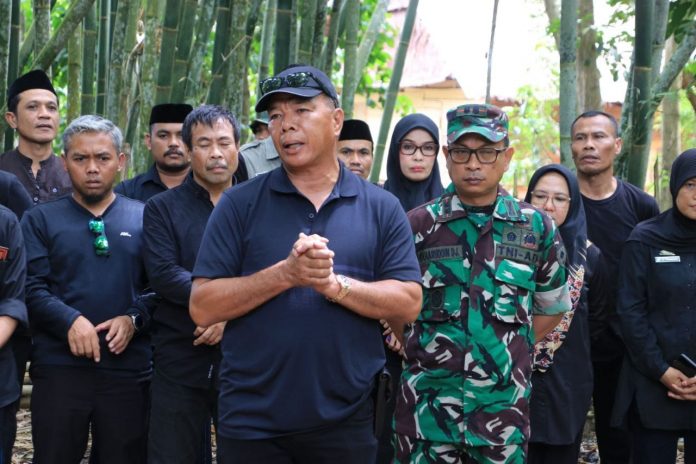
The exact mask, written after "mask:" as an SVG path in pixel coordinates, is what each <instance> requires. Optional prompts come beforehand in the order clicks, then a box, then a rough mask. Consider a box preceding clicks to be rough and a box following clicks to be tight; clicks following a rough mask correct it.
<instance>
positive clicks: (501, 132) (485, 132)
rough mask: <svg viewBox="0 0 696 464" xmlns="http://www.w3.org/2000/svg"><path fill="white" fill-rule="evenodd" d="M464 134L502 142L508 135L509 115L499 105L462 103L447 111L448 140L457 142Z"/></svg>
mask: <svg viewBox="0 0 696 464" xmlns="http://www.w3.org/2000/svg"><path fill="white" fill-rule="evenodd" d="M464 134H479V135H480V136H482V137H485V138H486V139H488V140H490V141H491V142H500V141H501V140H503V139H504V138H505V137H507V135H508V117H507V115H506V114H505V113H504V112H503V110H501V109H500V108H498V107H497V106H493V105H460V106H458V107H456V108H453V109H451V110H449V111H448V112H447V142H448V143H453V142H456V141H457V139H459V137H461V136H462V135H464Z"/></svg>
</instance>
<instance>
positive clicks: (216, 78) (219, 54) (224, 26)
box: [207, 0, 230, 104]
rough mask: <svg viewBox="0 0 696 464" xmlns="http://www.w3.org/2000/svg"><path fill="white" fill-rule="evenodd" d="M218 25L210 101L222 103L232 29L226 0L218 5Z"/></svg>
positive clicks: (209, 93)
mask: <svg viewBox="0 0 696 464" xmlns="http://www.w3.org/2000/svg"><path fill="white" fill-rule="evenodd" d="M216 16H217V26H216V27H215V43H214V45H213V69H212V72H211V79H210V90H209V91H208V98H207V102H208V103H213V104H220V103H222V98H223V93H224V92H223V91H224V89H223V88H222V87H223V84H224V82H225V68H226V63H227V52H228V50H229V48H228V46H229V43H228V40H229V30H230V6H229V4H228V2H226V1H225V0H220V1H219V2H218V7H217V15H216Z"/></svg>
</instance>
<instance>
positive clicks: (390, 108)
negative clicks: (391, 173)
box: [370, 0, 418, 182]
mask: <svg viewBox="0 0 696 464" xmlns="http://www.w3.org/2000/svg"><path fill="white" fill-rule="evenodd" d="M417 10H418V0H409V2H408V10H406V18H405V19H404V28H403V30H402V31H401V39H400V40H399V46H398V48H397V50H396V56H395V57H394V72H393V73H392V77H391V80H390V81H389V87H388V89H387V94H386V95H385V98H384V111H383V112H382V122H381V123H380V125H379V138H378V140H377V149H376V150H375V161H374V166H373V167H372V173H371V174H370V180H371V181H372V182H377V181H378V180H379V173H380V171H381V169H382V158H383V156H384V146H385V144H386V141H387V135H388V132H389V128H390V127H391V120H392V113H393V112H394V106H395V104H396V97H397V96H398V93H399V85H400V84H401V75H402V73H403V70H404V63H405V61H406V52H407V51H408V44H409V42H410V41H411V33H412V32H413V25H414V23H415V22H416V11H417Z"/></svg>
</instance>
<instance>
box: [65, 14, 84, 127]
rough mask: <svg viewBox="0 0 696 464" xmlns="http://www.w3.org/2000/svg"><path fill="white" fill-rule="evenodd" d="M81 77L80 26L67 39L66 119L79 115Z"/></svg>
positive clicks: (69, 119) (70, 119)
mask: <svg viewBox="0 0 696 464" xmlns="http://www.w3.org/2000/svg"><path fill="white" fill-rule="evenodd" d="M81 77H82V28H80V27H77V28H75V32H73V35H72V37H70V40H68V111H67V120H68V121H72V120H73V119H75V118H77V117H78V116H80V99H81V94H80V78H81Z"/></svg>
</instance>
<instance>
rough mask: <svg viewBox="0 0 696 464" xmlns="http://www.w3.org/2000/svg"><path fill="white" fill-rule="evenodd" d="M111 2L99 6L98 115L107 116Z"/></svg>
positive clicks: (102, 1) (102, 2)
mask: <svg viewBox="0 0 696 464" xmlns="http://www.w3.org/2000/svg"><path fill="white" fill-rule="evenodd" d="M110 16H111V0H101V1H100V5H99V56H98V61H97V108H96V111H97V114H101V115H104V114H106V91H107V86H108V85H109V81H108V76H109V40H110V38H111V31H110V30H109V27H110V25H111V20H110Z"/></svg>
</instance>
